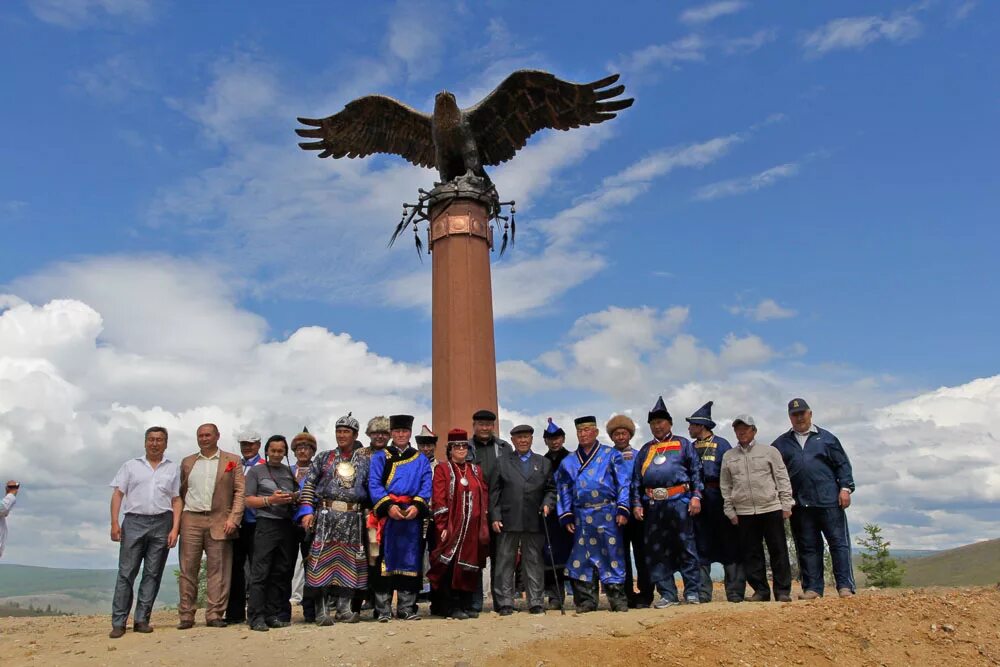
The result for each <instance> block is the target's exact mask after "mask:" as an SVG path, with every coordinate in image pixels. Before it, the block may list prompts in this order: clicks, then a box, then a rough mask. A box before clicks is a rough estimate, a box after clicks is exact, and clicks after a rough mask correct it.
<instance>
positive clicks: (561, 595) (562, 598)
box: [542, 514, 566, 616]
mask: <svg viewBox="0 0 1000 667" xmlns="http://www.w3.org/2000/svg"><path fill="white" fill-rule="evenodd" d="M546 518H547V517H546V516H545V515H544V514H543V515H542V528H544V529H545V545H546V546H547V547H548V548H549V565H551V566H552V578H553V579H554V580H555V585H556V587H557V588H558V589H559V613H560V614H562V615H563V616H565V615H566V603H565V598H566V588H565V587H564V586H560V585H559V575H558V574H556V559H555V554H553V553H552V539H551V538H550V537H549V522H548V521H546V520H545V519H546Z"/></svg>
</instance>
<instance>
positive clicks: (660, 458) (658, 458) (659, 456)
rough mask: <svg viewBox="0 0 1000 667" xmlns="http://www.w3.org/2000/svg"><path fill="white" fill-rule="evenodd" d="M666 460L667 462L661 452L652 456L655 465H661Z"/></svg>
mask: <svg viewBox="0 0 1000 667" xmlns="http://www.w3.org/2000/svg"><path fill="white" fill-rule="evenodd" d="M666 462H667V457H666V456H664V455H663V454H657V455H656V456H654V457H653V463H655V464H656V465H663V464H664V463H666Z"/></svg>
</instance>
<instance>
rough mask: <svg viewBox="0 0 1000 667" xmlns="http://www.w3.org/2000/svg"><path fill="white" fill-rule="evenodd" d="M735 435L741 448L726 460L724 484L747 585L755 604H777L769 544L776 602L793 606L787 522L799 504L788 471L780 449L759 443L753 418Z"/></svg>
mask: <svg viewBox="0 0 1000 667" xmlns="http://www.w3.org/2000/svg"><path fill="white" fill-rule="evenodd" d="M733 431H734V432H735V433H736V442H737V445H738V446H737V447H732V448H730V450H729V451H727V452H726V455H725V456H723V457H722V470H721V476H720V479H719V481H720V485H721V487H722V498H723V502H724V503H725V513H726V517H727V518H728V519H729V520H730V521H731V522H732V523H733V525H734V526H736V527H737V529H738V532H739V549H740V560H741V561H742V563H743V571H744V572H745V574H746V578H747V583H749V584H750V587H751V588H753V591H754V592H753V596H751V598H750V601H751V602H767V601H768V600H770V599H771V589H769V588H768V585H767V569H766V566H765V562H764V548H763V547H762V546H761V542H763V543H765V544H767V553H768V557H769V561H770V565H771V573H772V574H773V576H774V586H773V590H774V599H775V600H776V601H778V602H791V601H792V598H791V592H792V569H791V566H790V565H789V563H788V543H787V542H786V541H785V519H787V518H788V516H789V515H790V514H791V513H792V506H793V505H794V504H795V503H794V501H793V500H792V487H791V484H790V483H789V482H788V472H787V471H786V470H785V464H784V462H783V461H782V460H781V454H779V453H778V451H777V449H775V448H774V447H763V446H761V445H758V444H757V440H756V438H757V424H756V422H755V421H754V418H753V417H751V416H750V415H739V416H738V417H736V419H734V420H733ZM795 511H796V512H797V511H798V510H797V509H796V510H795Z"/></svg>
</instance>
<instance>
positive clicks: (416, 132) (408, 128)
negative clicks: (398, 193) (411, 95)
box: [295, 95, 435, 167]
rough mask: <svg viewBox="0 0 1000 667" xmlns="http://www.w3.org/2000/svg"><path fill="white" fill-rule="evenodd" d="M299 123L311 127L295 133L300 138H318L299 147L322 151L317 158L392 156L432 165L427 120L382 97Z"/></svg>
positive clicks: (302, 120) (374, 96)
mask: <svg viewBox="0 0 1000 667" xmlns="http://www.w3.org/2000/svg"><path fill="white" fill-rule="evenodd" d="M299 122H300V123H302V124H303V125H310V126H312V127H310V128H308V129H304V128H299V129H297V130H295V132H296V133H297V134H298V135H299V136H300V137H306V138H309V139H318V141H308V142H302V143H300V144H299V146H300V147H302V148H303V149H305V150H310V151H322V152H321V153H320V154H319V157H335V158H340V157H352V158H353V157H365V156H366V155H371V154H372V153H392V154H394V155H400V156H402V157H404V158H406V159H407V160H408V161H410V162H412V163H413V164H415V165H417V166H420V167H434V165H435V160H434V138H433V135H432V133H431V117H430V116H428V115H427V114H422V113H420V112H419V111H417V110H415V109H411V108H410V107H408V106H406V105H405V104H403V103H401V102H399V101H397V100H394V99H392V98H391V97H386V96H385V95H368V96H366V97H359V98H358V99H356V100H354V101H353V102H350V103H348V104H347V105H346V106H345V107H344V110H343V111H341V112H340V113H336V114H334V115H332V116H328V117H326V118H299Z"/></svg>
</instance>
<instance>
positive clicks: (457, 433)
mask: <svg viewBox="0 0 1000 667" xmlns="http://www.w3.org/2000/svg"><path fill="white" fill-rule="evenodd" d="M458 444H462V445H468V444H469V432H468V431H466V430H465V429H461V428H453V429H451V430H450V431H448V453H449V454H450V453H451V448H452V447H454V446H455V445H458Z"/></svg>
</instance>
